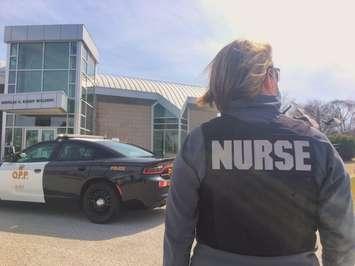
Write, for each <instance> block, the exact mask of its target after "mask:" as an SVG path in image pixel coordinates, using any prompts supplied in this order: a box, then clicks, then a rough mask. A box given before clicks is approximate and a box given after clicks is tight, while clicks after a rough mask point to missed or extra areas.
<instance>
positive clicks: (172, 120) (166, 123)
mask: <svg viewBox="0 0 355 266" xmlns="http://www.w3.org/2000/svg"><path fill="white" fill-rule="evenodd" d="M179 130H180V131H181V129H179V119H178V118H177V117H176V116H175V115H174V114H172V113H171V112H170V111H169V110H167V109H166V108H164V107H163V106H162V105H160V104H157V105H155V106H154V132H153V134H154V136H153V149H154V153H155V154H157V155H158V156H162V157H168V156H173V155H175V154H176V153H177V152H178V149H179Z"/></svg>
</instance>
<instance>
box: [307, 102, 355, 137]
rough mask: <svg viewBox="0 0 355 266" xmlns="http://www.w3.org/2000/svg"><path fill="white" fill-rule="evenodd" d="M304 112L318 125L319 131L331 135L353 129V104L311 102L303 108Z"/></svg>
mask: <svg viewBox="0 0 355 266" xmlns="http://www.w3.org/2000/svg"><path fill="white" fill-rule="evenodd" d="M303 109H304V110H305V112H306V113H307V114H308V115H310V116H311V117H312V118H313V119H315V120H316V121H317V123H318V124H319V129H320V130H321V131H322V132H324V133H326V134H331V133H335V132H339V133H347V132H351V131H352V130H354V129H355V102H354V101H350V100H334V101H331V102H327V103H324V102H321V101H318V100H313V101H310V102H308V103H307V104H305V105H304V106H303Z"/></svg>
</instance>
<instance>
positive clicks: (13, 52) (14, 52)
mask: <svg viewBox="0 0 355 266" xmlns="http://www.w3.org/2000/svg"><path fill="white" fill-rule="evenodd" d="M10 56H17V43H12V44H11V48H10Z"/></svg>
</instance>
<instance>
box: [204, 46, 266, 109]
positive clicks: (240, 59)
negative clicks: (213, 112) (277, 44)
mask: <svg viewBox="0 0 355 266" xmlns="http://www.w3.org/2000/svg"><path fill="white" fill-rule="evenodd" d="M272 65H273V63H272V48H271V46H270V45H269V44H263V43H257V42H252V41H248V40H235V41H233V42H232V43H230V44H228V45H227V46H225V47H224V48H222V50H220V51H219V52H218V54H217V55H216V57H215V58H214V59H213V60H212V62H211V63H210V64H209V65H208V68H209V85H208V90H207V92H206V93H205V94H204V95H203V96H202V97H200V98H199V99H198V100H197V103H198V104H199V105H200V106H202V105H206V104H209V105H210V106H212V105H213V104H215V106H216V107H217V109H218V110H219V111H224V110H225V109H226V108H228V105H229V103H230V101H231V100H232V99H250V98H253V97H255V96H256V95H258V94H259V93H260V91H261V89H262V84H263V82H264V79H265V75H266V73H267V70H268V68H269V67H270V66H272Z"/></svg>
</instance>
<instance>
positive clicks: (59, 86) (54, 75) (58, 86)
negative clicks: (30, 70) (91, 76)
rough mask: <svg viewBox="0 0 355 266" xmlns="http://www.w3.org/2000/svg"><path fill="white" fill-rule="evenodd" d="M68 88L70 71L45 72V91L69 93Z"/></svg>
mask: <svg viewBox="0 0 355 266" xmlns="http://www.w3.org/2000/svg"><path fill="white" fill-rule="evenodd" d="M67 87H68V71H66V70H56V71H53V70H47V71H44V77H43V91H59V90H63V91H64V92H67Z"/></svg>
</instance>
